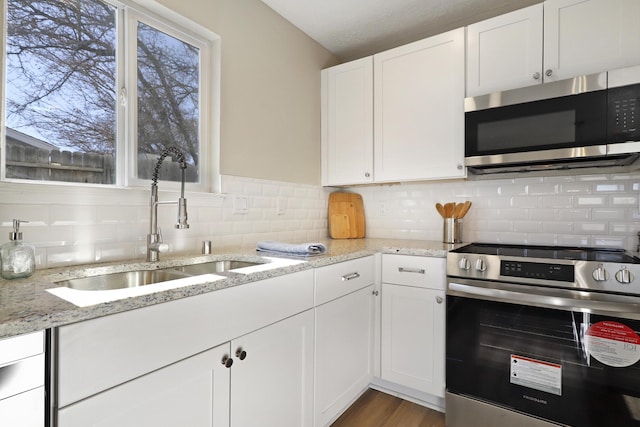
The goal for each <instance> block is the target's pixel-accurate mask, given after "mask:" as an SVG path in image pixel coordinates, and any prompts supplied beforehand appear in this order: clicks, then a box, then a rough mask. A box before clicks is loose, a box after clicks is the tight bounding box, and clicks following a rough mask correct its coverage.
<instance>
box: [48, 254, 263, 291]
mask: <svg viewBox="0 0 640 427" xmlns="http://www.w3.org/2000/svg"><path fill="white" fill-rule="evenodd" d="M260 264H264V263H263V262H250V261H240V260H225V261H212V262H204V263H201V264H188V265H183V266H178V267H166V268H161V269H158V270H134V271H126V272H122V273H107V274H99V275H95V276H88V277H82V278H77V279H67V280H62V281H59V282H56V284H57V285H60V286H65V287H67V288H70V289H77V290H81V291H109V290H114V289H125V288H136V287H140V286H145V285H153V284H154V283H160V282H168V281H170V280H176V279H184V278H186V277H193V276H201V275H204V274H215V273H222V272H226V271H230V270H235V269H238V268H244V267H252V266H254V265H260Z"/></svg>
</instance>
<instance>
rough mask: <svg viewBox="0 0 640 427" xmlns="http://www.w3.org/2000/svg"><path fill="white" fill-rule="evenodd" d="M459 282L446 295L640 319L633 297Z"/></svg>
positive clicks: (451, 284) (639, 300)
mask: <svg viewBox="0 0 640 427" xmlns="http://www.w3.org/2000/svg"><path fill="white" fill-rule="evenodd" d="M459 282H463V280H459V279H457V282H449V284H448V287H447V295H453V296H461V297H467V298H475V299H482V300H487V301H497V302H505V303H511V304H520V305H531V306H536V307H543V308H551V309H557V310H566V311H580V312H585V313H594V314H602V315H610V316H617V317H624V318H629V319H640V298H638V297H634V296H628V295H616V294H605V293H601V292H588V291H575V290H569V289H557V288H541V287H538V286H528V285H512V284H503V283H500V284H499V285H494V284H488V285H485V284H484V283H479V282H476V281H466V280H464V282H469V283H459Z"/></svg>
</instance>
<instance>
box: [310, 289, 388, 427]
mask: <svg viewBox="0 0 640 427" xmlns="http://www.w3.org/2000/svg"><path fill="white" fill-rule="evenodd" d="M373 291H374V285H370V286H368V287H366V288H362V289H360V290H358V291H355V292H352V293H350V294H348V295H345V296H343V297H341V298H338V299H336V300H333V301H331V302H328V303H326V304H323V305H321V306H319V307H317V308H316V375H315V387H316V392H315V426H316V427H321V426H327V425H329V423H330V422H331V421H333V420H334V419H335V418H336V417H337V416H338V415H339V414H340V413H341V412H342V411H343V410H344V409H346V408H347V407H348V405H349V404H350V403H351V402H352V401H353V400H354V399H355V398H356V397H358V396H359V395H360V393H362V391H364V390H365V389H366V388H367V387H368V385H369V383H370V382H371V379H372V378H373V327H374V313H375V298H376V297H375V296H374V295H373Z"/></svg>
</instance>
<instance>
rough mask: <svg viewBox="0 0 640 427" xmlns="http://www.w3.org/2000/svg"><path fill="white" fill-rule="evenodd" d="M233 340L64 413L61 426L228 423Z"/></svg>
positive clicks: (203, 426)
mask: <svg viewBox="0 0 640 427" xmlns="http://www.w3.org/2000/svg"><path fill="white" fill-rule="evenodd" d="M225 355H227V356H228V355H229V343H227V344H224V345H221V346H219V347H216V348H214V349H211V350H207V351H205V352H203V353H200V354H197V355H195V356H192V357H189V358H187V359H185V360H182V361H180V362H178V363H174V364H173V365H169V366H167V367H165V368H162V369H159V370H157V371H155V372H152V373H150V374H147V375H144V376H142V377H140V378H138V379H135V380H133V381H130V382H128V383H125V384H121V385H119V386H117V387H114V388H112V389H109V390H107V391H105V392H102V393H100V394H97V395H95V396H93V397H90V398H88V399H85V400H81V401H79V402H77V403H74V404H72V405H69V406H67V407H65V408H63V409H61V410H59V411H58V426H60V427H89V426H100V427H140V426H154V427H162V426H166V427H174V426H190V427H226V426H228V425H229V374H230V370H229V369H228V368H227V367H225V366H224V365H223V364H222V363H221V361H222V359H223V357H224V356H225Z"/></svg>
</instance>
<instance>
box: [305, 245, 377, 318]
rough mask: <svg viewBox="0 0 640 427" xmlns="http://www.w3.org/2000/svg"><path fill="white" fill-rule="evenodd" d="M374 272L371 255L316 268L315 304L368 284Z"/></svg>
mask: <svg viewBox="0 0 640 427" xmlns="http://www.w3.org/2000/svg"><path fill="white" fill-rule="evenodd" d="M374 272H375V261H374V258H373V256H368V257H365V258H358V259H354V260H351V261H345V262H341V263H338V264H333V265H328V266H326V267H321V268H317V269H316V270H315V281H316V306H317V305H320V304H324V303H325V302H327V301H331V300H332V299H336V298H339V297H341V296H343V295H346V294H348V293H351V292H353V291H357V290H358V289H361V288H364V287H365V286H369V285H370V284H372V283H373V281H374Z"/></svg>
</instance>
